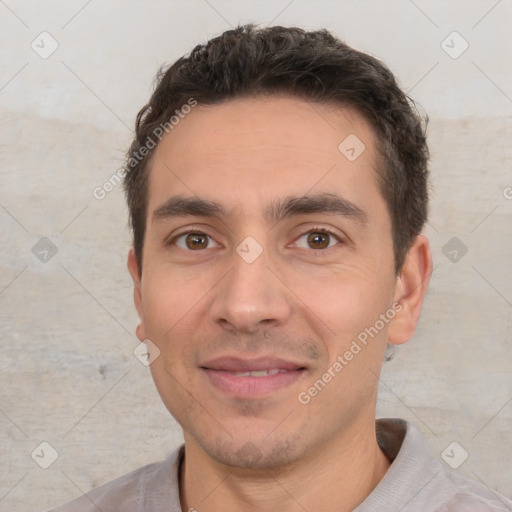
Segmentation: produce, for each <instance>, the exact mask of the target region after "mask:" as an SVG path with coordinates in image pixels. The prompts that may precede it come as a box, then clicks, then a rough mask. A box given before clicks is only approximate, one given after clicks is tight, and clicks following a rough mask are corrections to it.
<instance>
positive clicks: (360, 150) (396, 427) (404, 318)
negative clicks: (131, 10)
mask: <svg viewBox="0 0 512 512" xmlns="http://www.w3.org/2000/svg"><path fill="white" fill-rule="evenodd" d="M427 160H428V150H427V145H426V138H425V123H424V122H423V121H422V120H421V118H420V117H419V115H418V114H417V113H416V111H415V109H414V108H413V106H412V103H411V102H410V101H409V100H408V98H407V97H406V96H405V95H404V93H403V92H402V91H401V90H400V89H399V87H398V86H397V84H396V81H395V79H394V77H393V75H392V74H391V72H390V71H389V70H388V69H387V68H386V67H385V66H384V65H383V64H382V63H380V62H379V61H377V60H376V59H374V58H372V57H370V56H368V55H365V54H363V53H360V52H357V51H355V50H353V49H352V48H350V47H348V46H347V45H345V44H344V43H342V42H340V41H339V40H337V39H335V38H334V37H333V36H332V35H330V34H329V33H328V32H326V31H316V32H306V31H303V30H300V29H297V28H282V27H271V28H267V29H257V28H255V27H253V26H243V27H238V28H237V29H235V30H231V31H228V32H225V33H224V34H222V35H221V36H220V37H217V38H215V39H212V40H211V41H209V42H208V44H206V45H204V46H197V47H196V48H194V50H193V51H192V53H191V55H190V56H189V57H187V58H181V59H179V60H178V61H177V62H176V63H175V64H174V65H172V66H171V67H170V68H169V69H168V70H167V71H166V72H165V73H162V74H161V75H160V76H159V82H158V85H157V87H156V90H155V92H154V94H153V96H152V97H151V99H150V101H149V103H148V104H147V105H146V106H145V107H144V108H143V109H142V110H141V111H140V113H139V115H138V118H137V125H136V136H135V140H134V141H133V143H132V145H131V148H130V152H129V159H128V165H127V174H126V180H125V189H126V193H127V200H128V206H129V210H130V219H131V226H132V229H133V234H134V241H133V249H132V250H131V251H130V254H129V257H128V268H129V271H130V273H131V276H132V278H133V282H134V299H135V306H136V308H137V312H138V314H139V317H140V325H139V326H138V328H137V336H138V338H139V339H140V340H141V341H144V342H145V343H146V344H147V348H148V357H149V361H150V363H151V365H150V368H151V372H152V376H153V378H154V381H155V384H156V387H157V389H158V392H159V393H160V396H161V398H162V400H163V402H164V403H165V405H166V407H167V408H168V410H169V412H170V413H171V414H172V415H173V416H174V417H175V418H176V420H177V421H178V422H179V423H180V425H181V426H182V428H183V433H184V439H185V444H184V446H182V447H180V448H179V449H178V450H176V451H175V452H174V453H173V454H172V455H171V456H170V457H169V458H168V459H167V460H166V461H164V462H161V463H155V464H151V465H149V466H146V467H144V468H140V469H138V470H136V471H134V472H132V473H130V474H128V475H125V476H123V477H121V478H119V479H117V480H115V481H113V482H111V483H108V484H106V485H104V486H102V487H99V488H97V489H95V490H93V491H91V492H90V493H88V494H87V495H86V496H82V497H81V498H79V499H77V500H75V501H74V502H72V503H70V504H68V505H66V506H63V507H61V508H58V509H56V510H58V511H84V512H85V511H93V510H101V511H103V512H110V511H123V512H135V511H154V512H157V511H158V512H161V511H180V510H183V511H196V510H197V511H200V512H217V511H223V512H231V511H240V510H243V511H270V510H279V511H280V512H288V511H290V512H292V511H316V512H318V511H325V512H327V511H340V512H343V511H352V510H356V511H358V512H363V511H365V512H369V511H379V512H383V511H393V512H396V511H399V510H400V511H404V512H406V511H409V512H411V511H414V512H418V511H428V512H430V511H445V512H448V511H457V512H459V511H471V512H480V511H481V512H483V511H504V510H512V502H510V501H509V500H507V499H506V498H505V497H503V496H499V495H497V494H496V493H494V492H493V491H491V490H489V489H487V488H486V487H484V486H482V485H480V484H478V483H474V482H472V481H470V480H466V479H464V478H462V477H461V476H459V475H457V474H455V473H452V472H448V471H447V470H446V469H445V468H444V467H443V466H441V465H440V464H439V463H437V462H436V461H434V460H433V459H432V457H431V455H430V454H429V452H428V450H427V448H426V446H425V443H424V441H423V440H422V438H421V436H420V434H419V432H418V430H416V428H415V427H414V426H413V425H412V424H410V423H408V422H405V421H403V420H399V419H387V420H377V421H375V408H376V397H377V388H378V379H379V373H380V369H381V365H382V361H383V358H384V355H385V352H386V346H387V343H391V344H401V343H405V342H406V341H408V340H409V339H410V338H411V337H412V336H413V333H414V330H415V328H416V324H417V321H418V317H419V314H420V309H421V305H422V302H423V298H424V296H425V292H426V289H427V285H428V281H429V277H430V274H431V272H432V261H431V254H430V249H429V244H428V240H427V238H426V237H425V236H424V235H422V234H421V231H422V228H423V226H424V223H425V221H426V216H427V203H428V198H427Z"/></svg>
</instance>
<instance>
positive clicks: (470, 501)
mask: <svg viewBox="0 0 512 512" xmlns="http://www.w3.org/2000/svg"><path fill="white" fill-rule="evenodd" d="M435 465H437V466H438V470H439V472H438V473H437V475H436V477H435V478H434V481H433V482H432V484H433V485H432V487H431V489H429V490H427V492H426V493H425V499H426V500H427V501H431V502H433V503H435V502H440V503H439V506H438V508H435V509H433V510H435V512H512V501H511V500H509V499H508V498H506V497H505V496H502V495H501V494H499V493H497V492H496V491H493V490H492V489H490V488H489V487H486V486H485V485H483V484H481V483H479V482H476V481H474V480H471V479H469V478H466V477H463V476H461V475H459V474H458V473H455V472H454V471H452V470H448V469H446V468H444V467H443V466H442V465H441V464H439V463H437V462H436V463H435Z"/></svg>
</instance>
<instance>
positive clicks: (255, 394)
mask: <svg viewBox="0 0 512 512" xmlns="http://www.w3.org/2000/svg"><path fill="white" fill-rule="evenodd" d="M203 370H204V372H205V373H206V375H207V376H208V378H209V379H210V382H211V383H212V384H213V385H214V386H215V387H216V388H218V389H220V390H222V391H224V392H225V393H228V394H230V395H233V396H235V397H240V398H259V397H263V396H265V395H268V394H270V393H273V392H276V391H278V390H280V389H282V388H285V387H287V386H289V385H291V384H293V383H294V382H295V381H297V379H299V378H300V377H302V374H303V373H304V371H305V370H293V371H288V372H284V373H276V374H275V375H267V376H264V377H237V376H235V375H233V374H232V373H230V372H226V371H222V370H210V369H207V368H203Z"/></svg>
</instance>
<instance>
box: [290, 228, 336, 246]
mask: <svg viewBox="0 0 512 512" xmlns="http://www.w3.org/2000/svg"><path fill="white" fill-rule="evenodd" d="M341 243H342V240H341V239H340V238H339V237H338V236H337V235H335V234H334V233H331V232H330V231H326V230H319V229H318V228H317V230H315V231H308V232H307V233H304V234H303V235H302V236H300V237H299V238H298V239H297V241H296V242H295V244H296V246H297V247H300V248H301V249H313V250H324V249H330V248H331V247H333V246H334V245H338V244H341Z"/></svg>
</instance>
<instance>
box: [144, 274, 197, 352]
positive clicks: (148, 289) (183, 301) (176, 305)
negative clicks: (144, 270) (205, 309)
mask: <svg viewBox="0 0 512 512" xmlns="http://www.w3.org/2000/svg"><path fill="white" fill-rule="evenodd" d="M205 293H206V292H205V290H204V289H203V287H202V286H201V281H200V280H198V279H197V278H195V279H187V278H186V277H185V278H184V277H183V275H180V274H179V273H177V272H167V271H164V272H158V273H152V274H149V273H148V275H146V279H145V281H144V283H143V287H142V297H143V313H144V324H145V328H146V334H147V337H148V338H150V339H152V340H153V341H155V343H157V344H160V343H162V342H163V341H164V340H168V339H169V338H174V337H175V336H176V335H177V334H178V333H182V332H183V329H184V328H185V327H186V325H187V324H188V323H189V322H190V319H191V318H193V317H194V315H196V314H197V312H198V311H199V310H200V309H201V304H202V298H203V297H204V295H205ZM159 342H160V343H159Z"/></svg>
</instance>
